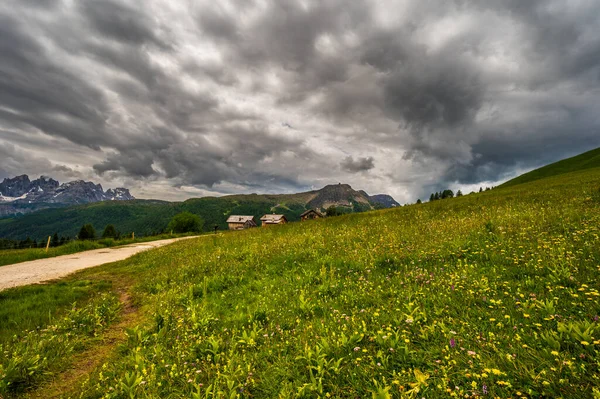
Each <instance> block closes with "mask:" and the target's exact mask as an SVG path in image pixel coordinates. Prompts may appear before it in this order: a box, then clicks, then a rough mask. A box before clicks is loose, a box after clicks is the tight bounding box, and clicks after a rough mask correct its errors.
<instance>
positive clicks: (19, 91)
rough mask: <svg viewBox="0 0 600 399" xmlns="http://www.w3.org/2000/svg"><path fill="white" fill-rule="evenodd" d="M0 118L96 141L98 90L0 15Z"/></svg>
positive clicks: (100, 112)
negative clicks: (68, 69) (0, 107)
mask: <svg viewBox="0 0 600 399" xmlns="http://www.w3.org/2000/svg"><path fill="white" fill-rule="evenodd" d="M0 54H2V57H0V104H1V105H2V106H3V108H4V109H2V110H0V118H1V119H2V121H4V122H5V123H7V124H8V125H12V126H15V127H17V128H20V129H29V128H34V129H39V130H41V131H43V132H46V133H48V134H51V135H56V136H63V137H66V138H68V139H69V140H72V141H73V142H77V143H79V144H83V145H87V146H90V147H96V148H97V146H98V144H100V143H102V142H103V141H104V140H103V137H102V136H101V135H98V133H103V129H104V123H105V115H104V112H105V111H106V107H105V104H104V98H103V95H102V93H101V92H100V91H99V90H97V89H96V88H94V87H93V86H91V85H89V84H88V83H86V82H85V81H84V80H82V79H81V78H80V77H78V76H76V75H75V74H73V73H71V72H69V71H67V70H65V69H64V68H63V67H62V66H61V65H60V63H59V62H57V61H55V60H52V59H51V55H50V54H48V53H47V52H46V50H45V49H44V48H43V47H42V46H41V45H40V44H39V43H37V42H36V41H35V38H34V37H32V36H31V35H30V34H29V33H27V30H26V28H25V27H24V26H21V24H19V23H18V22H17V21H15V20H14V19H11V18H9V17H7V16H4V15H2V14H0Z"/></svg>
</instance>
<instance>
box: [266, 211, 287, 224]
mask: <svg viewBox="0 0 600 399" xmlns="http://www.w3.org/2000/svg"><path fill="white" fill-rule="evenodd" d="M260 221H261V222H262V227H267V226H273V225H276V224H286V223H287V219H286V218H285V216H284V215H275V214H273V215H269V214H267V215H264V216H263V217H261V218H260Z"/></svg>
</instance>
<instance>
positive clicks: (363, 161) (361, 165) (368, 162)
mask: <svg viewBox="0 0 600 399" xmlns="http://www.w3.org/2000/svg"><path fill="white" fill-rule="evenodd" d="M373 161H374V160H373V157H366V158H358V159H356V160H354V158H352V157H351V156H347V157H346V158H344V160H343V161H342V163H341V164H340V165H341V166H342V168H343V169H344V170H346V171H348V172H350V173H358V172H366V171H368V170H371V169H373V168H374V167H375V163H374V162H373Z"/></svg>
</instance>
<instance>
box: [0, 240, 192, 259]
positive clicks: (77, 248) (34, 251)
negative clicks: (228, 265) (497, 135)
mask: <svg viewBox="0 0 600 399" xmlns="http://www.w3.org/2000/svg"><path fill="white" fill-rule="evenodd" d="M189 235H190V234H161V235H158V236H150V237H141V238H136V239H131V238H128V239H121V240H114V239H112V238H105V239H101V240H97V241H87V240H82V241H79V240H76V241H71V242H68V243H67V244H65V245H61V246H59V247H52V248H48V252H46V249H45V248H26V249H5V250H0V266H5V265H12V264H14V263H20V262H27V261H30V260H36V259H45V258H53V257H55V256H61V255H70V254H74V253H77V252H83V251H89V250H92V249H101V248H110V247H117V246H122V245H129V244H135V243H140V242H149V241H156V240H165V239H168V238H177V237H185V236H189Z"/></svg>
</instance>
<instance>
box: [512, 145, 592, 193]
mask: <svg viewBox="0 0 600 399" xmlns="http://www.w3.org/2000/svg"><path fill="white" fill-rule="evenodd" d="M598 167H600V148H596V149H595V150H591V151H588V152H585V153H583V154H579V155H577V156H574V157H571V158H567V159H563V160H562V161H558V162H555V163H552V164H550V165H546V166H543V167H541V168H538V169H535V170H532V171H531V172H528V173H525V174H522V175H521V176H518V177H516V178H514V179H512V180H509V181H507V182H506V183H504V184H503V185H502V186H503V187H509V186H514V185H516V184H523V183H528V182H532V181H535V180H539V179H543V178H546V177H551V176H557V175H560V174H564V173H569V172H575V171H580V170H585V169H590V168H598Z"/></svg>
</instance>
